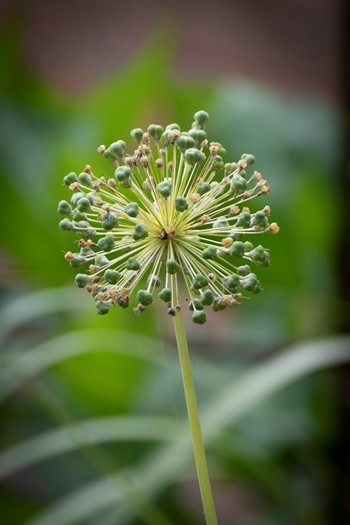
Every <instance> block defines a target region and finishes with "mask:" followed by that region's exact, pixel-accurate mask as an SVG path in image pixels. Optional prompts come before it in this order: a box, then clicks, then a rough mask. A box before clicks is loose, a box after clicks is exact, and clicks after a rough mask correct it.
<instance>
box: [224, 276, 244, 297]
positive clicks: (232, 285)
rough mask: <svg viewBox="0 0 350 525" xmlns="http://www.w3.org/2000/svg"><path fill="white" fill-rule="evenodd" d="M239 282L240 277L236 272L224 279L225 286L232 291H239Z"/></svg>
mask: <svg viewBox="0 0 350 525" xmlns="http://www.w3.org/2000/svg"><path fill="white" fill-rule="evenodd" d="M239 284H240V281H239V277H238V275H236V274H235V273H234V274H232V275H228V276H227V277H225V278H224V279H223V280H222V285H223V286H224V288H226V289H227V290H229V291H230V292H231V293H235V292H237V291H238V287H239Z"/></svg>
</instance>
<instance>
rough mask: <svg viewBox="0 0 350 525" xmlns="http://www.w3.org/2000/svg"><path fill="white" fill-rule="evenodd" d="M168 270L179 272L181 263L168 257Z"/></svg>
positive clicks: (171, 272) (172, 272)
mask: <svg viewBox="0 0 350 525" xmlns="http://www.w3.org/2000/svg"><path fill="white" fill-rule="evenodd" d="M166 271H167V273H169V274H174V273H178V272H179V271H180V265H179V263H178V262H177V261H176V260H175V259H168V260H167V262H166Z"/></svg>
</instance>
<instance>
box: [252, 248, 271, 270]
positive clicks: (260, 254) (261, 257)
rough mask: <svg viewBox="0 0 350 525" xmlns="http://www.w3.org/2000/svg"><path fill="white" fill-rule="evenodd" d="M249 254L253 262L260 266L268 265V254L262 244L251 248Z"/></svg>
mask: <svg viewBox="0 0 350 525" xmlns="http://www.w3.org/2000/svg"><path fill="white" fill-rule="evenodd" d="M250 256H251V258H252V260H253V261H254V262H256V263H258V264H260V265H261V266H269V265H270V254H269V252H268V251H266V250H265V248H264V247H263V246H261V244H259V246H257V247H256V248H254V250H252V252H251V253H250Z"/></svg>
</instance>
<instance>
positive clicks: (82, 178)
mask: <svg viewBox="0 0 350 525" xmlns="http://www.w3.org/2000/svg"><path fill="white" fill-rule="evenodd" d="M79 182H80V183H81V184H84V186H89V187H91V186H92V178H91V175H89V173H85V171H83V172H82V173H80V175H79Z"/></svg>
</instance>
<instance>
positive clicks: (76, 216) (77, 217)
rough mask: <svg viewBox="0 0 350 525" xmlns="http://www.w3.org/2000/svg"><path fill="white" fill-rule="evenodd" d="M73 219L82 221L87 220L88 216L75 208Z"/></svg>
mask: <svg viewBox="0 0 350 525" xmlns="http://www.w3.org/2000/svg"><path fill="white" fill-rule="evenodd" d="M72 219H73V221H75V222H81V221H86V220H87V216H86V215H85V213H83V212H81V211H79V210H78V209H75V210H74V213H73V217H72Z"/></svg>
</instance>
